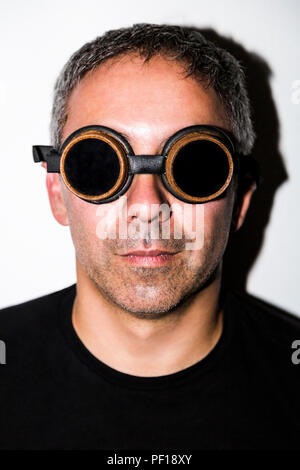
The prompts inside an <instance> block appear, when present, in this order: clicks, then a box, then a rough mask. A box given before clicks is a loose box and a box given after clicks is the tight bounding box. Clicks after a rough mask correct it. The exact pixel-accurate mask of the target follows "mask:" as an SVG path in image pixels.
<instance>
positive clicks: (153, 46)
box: [51, 23, 255, 155]
mask: <svg viewBox="0 0 300 470" xmlns="http://www.w3.org/2000/svg"><path fill="white" fill-rule="evenodd" d="M131 53H138V54H139V55H140V57H142V58H144V61H145V62H146V61H149V60H150V59H151V57H153V56H155V55H158V54H161V55H163V56H165V57H169V58H171V59H173V60H175V61H178V62H180V63H181V64H183V65H184V68H185V73H186V77H188V76H191V77H194V78H195V79H198V80H199V81H201V82H203V81H204V82H205V84H206V86H208V87H209V86H212V87H213V88H214V90H215V92H216V93H217V96H218V97H219V99H220V102H221V103H222V105H223V107H224V110H225V112H226V116H227V120H228V122H229V125H230V127H231V130H232V133H233V135H234V137H235V139H236V147H237V148H236V150H237V151H238V152H239V153H242V154H245V155H246V154H249V153H250V152H251V149H252V147H253V144H254V141H255V133H254V129H253V124H252V119H251V109H250V102H249V98H248V93H247V90H246V84H245V75H244V71H243V67H242V65H241V64H240V63H239V62H238V61H237V60H236V59H235V58H234V57H233V56H232V55H231V54H230V53H229V52H227V51H226V50H224V49H221V48H220V47H217V46H216V45H215V44H214V43H212V42H211V41H208V40H207V39H205V37H204V36H203V35H202V34H201V33H200V32H198V31H195V30H193V29H192V28H190V27H182V26H171V25H157V24H144V23H142V24H135V25H133V26H132V27H129V28H121V29H115V30H112V31H108V32H106V33H105V34H104V35H103V36H99V37H97V38H96V39H94V40H93V41H91V42H88V43H86V44H84V45H83V46H82V47H81V48H80V49H79V50H78V51H77V52H75V53H74V54H73V55H72V56H71V57H70V59H69V60H68V62H67V63H66V65H65V66H64V67H63V69H62V71H61V73H60V75H59V76H58V79H57V81H56V83H55V87H54V100H53V108H52V117H51V143H52V145H53V146H54V147H55V148H59V146H60V144H61V138H62V131H63V127H64V124H65V122H66V120H67V105H68V99H69V97H70V94H71V92H72V90H73V88H74V87H75V86H76V84H78V83H79V82H80V80H81V79H82V78H83V77H84V75H86V74H87V73H88V72H90V71H92V70H94V69H95V68H96V67H98V66H99V65H100V64H102V63H103V62H104V61H107V60H108V59H111V58H113V57H116V56H120V55H126V54H131Z"/></svg>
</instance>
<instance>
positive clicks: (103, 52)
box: [47, 25, 254, 318]
mask: <svg viewBox="0 0 300 470" xmlns="http://www.w3.org/2000/svg"><path fill="white" fill-rule="evenodd" d="M197 124H210V125H214V126H219V127H221V128H223V129H224V130H228V131H231V132H232V134H233V135H234V137H235V140H236V147H237V151H238V152H240V153H242V154H243V153H244V154H247V153H249V151H250V150H251V148H252V145H253V141H254V132H253V128H252V125H251V119H250V111H249V102H248V97H247V93H246V90H245V85H244V78H243V73H242V71H241V68H240V66H239V64H238V63H237V62H236V60H235V59H234V58H233V57H232V56H231V55H230V54H228V53H227V52H225V51H223V50H220V49H218V48H216V47H215V46H214V45H213V44H211V43H209V42H207V41H206V40H205V39H204V38H203V37H202V36H201V35H199V34H198V33H197V34H195V33H194V32H192V31H191V30H189V29H188V28H179V27H176V26H157V25H136V26H134V27H132V28H127V29H122V30H118V31H112V32H109V33H107V34H106V35H104V36H103V37H101V38H98V39H96V40H95V41H93V42H91V43H89V44H86V45H85V46H83V47H82V48H81V49H80V50H79V51H78V52H77V53H75V54H74V55H73V56H72V57H71V59H70V61H69V62H68V63H67V64H66V66H65V68H64V69H63V71H62V73H61V75H60V77H59V78H58V81H57V83H56V91H55V97H54V106H53V114H52V124H51V129H52V143H53V145H54V146H55V147H59V146H60V144H61V143H62V142H63V141H64V140H65V139H66V138H67V137H68V136H69V135H70V134H71V133H72V132H74V131H75V130H77V129H79V128H81V127H84V126H88V125H102V126H107V127H110V128H113V129H115V130H116V131H118V132H120V133H122V134H123V135H125V136H126V138H127V140H128V141H129V143H130V144H131V146H132V148H133V150H134V153H135V154H145V155H149V154H159V153H160V152H161V149H162V146H163V144H164V142H165V141H166V140H167V139H168V137H170V136H171V135H172V134H174V133H175V132H176V131H178V130H180V129H182V128H184V127H187V126H191V125H197ZM47 186H48V191H49V197H50V202H51V207H52V210H53V213H54V216H55V217H56V219H57V220H58V221H59V222H60V223H62V224H64V225H70V229H71V234H72V238H73V242H74V246H75V250H76V256H77V267H78V273H79V275H81V276H82V275H83V276H87V277H88V278H89V279H90V280H92V282H93V283H94V284H95V285H96V286H97V288H98V289H99V291H100V292H101V293H102V294H103V296H104V297H105V299H107V300H108V301H109V302H112V303H113V304H115V305H118V306H120V307H122V308H124V309H125V310H127V311H129V312H132V313H133V314H135V315H141V314H142V315H144V316H145V315H146V316H147V315H148V316H149V318H154V317H155V315H156V316H157V315H160V314H162V313H167V312H171V311H172V310H173V309H174V308H175V307H176V306H178V305H180V304H181V303H182V302H184V301H185V300H186V299H188V298H190V297H191V295H192V294H194V293H196V292H198V291H199V290H201V289H203V288H204V286H205V285H207V284H208V283H209V282H211V281H212V280H213V279H215V278H216V277H218V275H219V274H220V270H221V263H222V257H223V254H224V251H225V248H226V245H227V241H228V236H229V233H230V230H231V229H232V222H233V221H232V217H233V212H234V208H235V202H236V179H235V178H234V179H233V180H232V182H231V184H230V185H229V187H228V188H227V190H226V191H225V192H224V193H223V194H222V197H220V198H218V199H215V200H212V201H209V202H207V203H205V204H202V205H201V206H202V208H203V211H204V225H203V227H204V243H203V246H202V247H201V248H200V249H197V250H186V249H185V247H186V237H183V238H176V235H177V232H178V226H180V225H181V226H183V233H184V234H185V235H187V233H186V232H187V231H188V230H191V227H193V230H194V229H195V225H196V222H197V217H199V212H197V208H198V207H199V205H197V204H188V203H185V202H182V201H180V200H178V199H177V198H176V197H175V196H173V195H172V194H171V193H169V192H168V191H167V190H166V188H165V187H164V186H163V184H162V181H161V179H160V176H159V175H154V174H148V175H146V174H143V175H135V176H134V179H133V182H132V184H131V186H130V187H129V189H128V191H127V192H126V203H127V209H128V210H129V211H130V208H132V207H133V206H134V205H136V204H138V205H139V206H136V207H139V208H138V209H137V210H136V211H135V212H132V213H131V214H128V216H127V221H126V223H135V222H136V223H138V222H139V223H141V224H142V226H143V227H145V233H146V232H147V227H148V226H149V224H150V223H151V222H152V219H153V218H157V217H158V216H159V214H158V213H157V214H155V212H153V210H152V211H151V208H152V207H153V205H155V204H156V205H157V207H158V206H159V205H161V204H165V205H166V206H167V207H171V208H172V207H175V203H176V204H177V205H178V206H179V208H181V209H182V211H181V212H180V211H179V212H178V213H177V212H176V211H172V210H171V211H170V213H169V217H168V221H167V220H160V222H161V224H160V225H161V226H163V224H165V223H167V222H168V223H169V224H170V238H169V239H163V238H160V239H158V240H157V239H152V240H150V242H149V241H148V244H147V243H146V242H145V239H143V238H141V239H139V240H134V239H128V238H127V239H121V238H119V237H117V238H116V239H110V238H107V239H104V240H102V239H100V238H99V236H98V233H99V231H98V227H99V224H100V225H101V224H104V223H106V224H107V225H108V228H109V229H110V228H111V226H112V224H113V222H114V221H113V220H112V218H111V217H110V218H109V217H107V213H111V209H112V208H114V207H116V206H117V205H118V204H119V205H120V201H113V202H111V203H107V204H103V205H100V206H98V207H97V206H96V205H93V204H90V203H88V202H86V201H83V200H81V199H79V198H78V197H77V196H75V195H74V194H73V193H71V192H70V191H69V190H68V189H67V188H66V186H64V184H63V182H62V181H61V179H59V177H58V176H57V175H54V174H48V177H47ZM253 190H254V186H251V187H248V188H247V190H246V191H245V192H244V194H243V196H242V199H241V201H239V204H238V211H237V213H235V221H234V224H235V227H234V228H235V229H237V228H239V227H240V225H241V224H242V222H243V219H244V217H245V214H246V211H247V208H248V205H249V202H250V198H251V195H252V192H253ZM121 203H122V201H121ZM187 206H189V208H188V209H189V214H190V220H189V221H190V222H192V225H191V227H190V228H189V229H187V220H183V219H182V217H181V218H180V217H179V214H182V213H184V211H185V209H187ZM143 208H144V209H146V211H144V210H143ZM148 209H149V210H148ZM107 221H108V222H107ZM117 223H119V221H118V222H117ZM137 250H138V251H140V250H148V251H149V250H160V251H168V252H172V253H173V254H172V255H171V256H169V257H160V258H159V259H158V258H157V257H155V259H154V258H151V257H150V258H147V260H146V259H145V258H143V257H136V256H124V255H126V254H128V253H129V252H133V251H137Z"/></svg>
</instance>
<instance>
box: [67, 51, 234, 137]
mask: <svg viewBox="0 0 300 470" xmlns="http://www.w3.org/2000/svg"><path fill="white" fill-rule="evenodd" d="M67 115H68V117H67V122H66V124H65V127H64V132H63V139H64V138H66V137H67V136H68V135H69V134H70V133H71V132H73V131H74V130H76V129H78V128H80V127H83V126H86V125H91V124H99V125H105V126H108V127H113V128H115V129H116V130H119V131H120V132H124V133H127V131H128V129H129V133H130V131H132V132H133V129H138V128H143V129H148V128H150V129H151V128H153V129H155V128H156V129H158V128H159V129H160V133H161V135H162V136H164V134H166V135H170V132H175V131H177V130H179V129H181V128H182V127H186V126H189V125H194V124H212V125H219V126H220V127H224V128H226V127H227V128H228V126H227V125H226V117H225V113H224V110H223V107H222V106H221V104H220V102H219V100H218V98H217V96H216V93H215V91H214V90H213V89H212V88H205V86H204V84H203V85H202V84H200V82H199V81H196V80H195V79H194V78H192V77H188V78H186V77H185V74H184V69H183V67H182V66H181V65H180V64H179V63H178V62H175V61H174V60H173V61H172V60H170V59H166V58H163V57H160V56H156V57H153V58H152V59H151V60H150V61H149V62H144V61H143V59H141V58H140V57H138V56H134V55H131V56H124V57H117V58H115V59H113V60H110V61H108V62H105V63H104V64H102V65H101V66H99V67H98V68H97V69H96V70H95V71H93V72H89V73H88V74H87V75H86V76H85V77H83V79H82V80H81V81H80V82H79V84H78V85H77V86H76V87H75V88H74V89H73V91H72V93H71V95H70V98H69V101H68V111H67Z"/></svg>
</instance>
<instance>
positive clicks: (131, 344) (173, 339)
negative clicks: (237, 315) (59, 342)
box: [72, 259, 223, 377]
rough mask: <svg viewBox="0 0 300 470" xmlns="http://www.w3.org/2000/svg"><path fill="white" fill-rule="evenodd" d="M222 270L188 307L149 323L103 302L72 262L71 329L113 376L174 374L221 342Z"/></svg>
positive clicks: (195, 296)
mask: <svg viewBox="0 0 300 470" xmlns="http://www.w3.org/2000/svg"><path fill="white" fill-rule="evenodd" d="M221 269H222V268H221V265H220V266H219V268H218V270H217V273H216V276H215V278H214V280H213V281H212V282H211V283H210V284H209V285H208V286H206V287H204V288H203V289H202V290H201V291H200V292H198V293H197V294H195V295H193V296H192V297H191V298H190V299H189V301H188V302H186V303H184V304H183V305H181V306H180V307H178V308H176V309H175V310H173V311H172V313H171V314H169V315H167V316H164V317H161V318H159V319H155V320H149V319H145V318H142V319H140V318H136V317H134V316H133V315H131V314H130V313H129V312H126V311H125V310H123V309H122V308H120V307H118V306H116V305H115V304H112V303H111V302H110V301H109V300H107V299H106V298H105V297H104V295H103V294H102V293H101V292H100V290H99V289H98V288H97V286H96V285H95V284H94V283H93V282H92V281H91V280H90V279H89V277H88V276H87V275H86V273H85V271H84V270H83V268H82V266H81V265H80V263H79V261H78V259H77V260H76V271H77V293H76V298H75V301H74V305H73V312H72V321H73V326H74V329H75V331H76V333H77V335H78V336H79V338H80V339H81V341H82V342H83V344H84V345H85V346H86V348H87V349H88V350H89V351H90V352H91V353H92V354H93V355H94V356H95V357H96V358H97V359H99V360H101V361H102V362H104V363H105V364H107V365H108V366H110V367H112V368H114V369H116V370H119V371H121V372H124V373H127V374H131V375H135V376H144V377H146V376H148V377H150V376H160V375H167V374H172V373H175V372H178V371H180V370H182V369H185V368H186V367H189V366H191V365H193V364H195V363H196V362H198V361H200V360H201V359H203V358H204V357H205V356H206V355H207V354H208V353H209V352H210V351H211V350H212V349H213V347H214V346H215V345H216V343H217V342H218V340H219V338H220V336H221V332H222V323H223V314H222V313H223V312H222V311H221V310H220V308H219V295H220V286H221Z"/></svg>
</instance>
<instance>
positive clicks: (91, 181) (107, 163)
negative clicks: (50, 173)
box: [64, 138, 120, 196]
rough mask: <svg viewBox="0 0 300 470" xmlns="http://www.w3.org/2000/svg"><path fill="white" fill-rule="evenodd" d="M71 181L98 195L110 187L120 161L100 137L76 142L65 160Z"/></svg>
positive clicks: (67, 174) (78, 186)
mask: <svg viewBox="0 0 300 470" xmlns="http://www.w3.org/2000/svg"><path fill="white" fill-rule="evenodd" d="M64 172H65V175H66V178H67V180H68V182H69V183H70V185H71V186H72V187H73V188H74V189H75V190H76V191H78V192H79V193H82V194H83V195H86V196H100V195H101V194H105V193H107V192H108V191H110V190H111V189H112V188H113V186H114V185H115V184H116V182H117V180H118V177H119V175H120V161H119V158H118V155H117V153H116V152H115V150H114V149H113V148H112V147H111V146H110V145H109V144H108V143H106V142H104V141H103V140H100V139H95V138H88V139H83V140H81V141H79V142H76V143H75V144H74V145H73V146H72V147H71V148H70V149H69V151H68V153H67V155H66V157H65V161H64Z"/></svg>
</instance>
